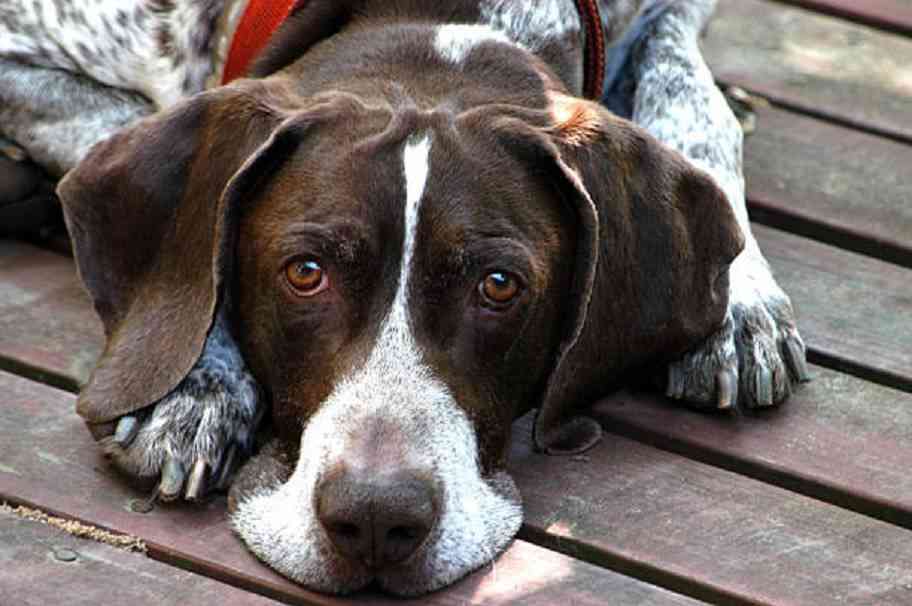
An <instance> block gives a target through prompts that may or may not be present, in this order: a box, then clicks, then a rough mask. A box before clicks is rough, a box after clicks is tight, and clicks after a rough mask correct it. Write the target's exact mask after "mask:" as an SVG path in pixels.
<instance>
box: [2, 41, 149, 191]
mask: <svg viewBox="0 0 912 606" xmlns="http://www.w3.org/2000/svg"><path fill="white" fill-rule="evenodd" d="M153 111H154V107H153V106H152V104H151V103H149V102H148V101H147V100H146V99H145V98H144V97H142V96H140V95H138V94H136V93H132V92H129V91H125V90H120V89H116V88H111V87H109V86H104V85H103V84H99V83H97V82H94V81H92V80H90V79H88V78H86V77H84V76H80V75H77V74H73V73H71V72H67V71H63V70H59V69H51V68H45V67H37V66H34V65H29V64H26V63H20V62H18V61H14V60H11V59H5V58H0V135H2V136H5V137H7V138H8V139H10V140H12V141H14V142H16V143H17V144H18V145H19V146H20V147H22V148H23V149H25V150H26V152H28V155H29V157H30V158H31V159H32V160H34V161H35V162H36V163H37V164H39V165H40V166H42V167H43V168H44V169H45V170H46V171H47V172H48V173H50V174H51V175H52V176H54V177H59V176H61V175H63V174H64V173H65V172H67V171H68V170H70V169H71V168H73V167H74V166H75V165H76V164H77V163H78V162H79V161H80V160H81V159H82V157H83V156H85V154H86V152H87V151H88V150H89V148H90V147H92V145H94V144H95V143H97V142H99V141H101V140H102V139H105V138H107V137H109V136H110V135H111V134H113V133H114V132H115V131H116V130H118V129H120V128H122V127H123V126H125V125H127V124H130V123H132V122H135V121H136V120H138V119H139V118H141V117H142V116H145V115H148V114H151V113H152V112H153Z"/></svg>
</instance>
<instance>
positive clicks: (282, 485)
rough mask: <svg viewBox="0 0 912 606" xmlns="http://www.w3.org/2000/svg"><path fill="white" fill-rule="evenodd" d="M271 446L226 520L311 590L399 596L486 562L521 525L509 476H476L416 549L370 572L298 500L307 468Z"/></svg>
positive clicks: (253, 466)
mask: <svg viewBox="0 0 912 606" xmlns="http://www.w3.org/2000/svg"><path fill="white" fill-rule="evenodd" d="M277 452H278V450H277V449H275V448H269V447H267V449H264V451H263V452H262V453H260V454H259V455H258V456H256V457H254V458H253V459H251V460H250V462H248V464H247V465H245V466H244V468H243V469H241V471H240V473H239V474H238V477H237V478H236V480H235V482H234V484H233V485H232V488H231V493H230V495H229V504H230V512H231V523H232V526H233V528H234V530H235V532H236V533H237V534H238V535H239V536H240V537H241V539H242V540H243V541H244V543H245V544H246V546H247V548H248V549H249V550H250V551H251V552H252V553H253V554H254V555H255V556H256V557H257V558H258V559H260V560H261V561H262V562H263V563H265V564H266V565H268V566H269V567H270V568H272V569H274V570H275V571H276V572H278V573H280V574H282V575H283V576H285V577H287V578H289V579H291V580H293V581H295V582H297V583H299V584H301V585H303V586H305V587H307V588H309V589H313V590H315V591H319V592H323V593H331V594H347V593H352V592H355V591H358V590H360V589H363V588H364V587H366V586H367V585H369V584H371V583H372V582H373V583H374V584H376V585H377V586H379V587H380V588H381V589H382V590H384V591H386V592H388V593H391V594H395V595H399V596H404V597H411V596H417V595H421V594H424V593H428V592H431V591H434V590H436V589H440V588H442V587H445V586H447V585H449V584H451V583H454V582H455V581H458V580H459V579H461V578H462V577H464V576H465V575H467V574H469V573H470V572H472V571H474V570H477V569H479V568H481V567H482V566H484V565H486V564H488V563H490V562H492V561H493V560H494V558H496V557H497V556H498V555H500V553H501V552H503V551H504V550H505V549H506V548H507V546H508V545H509V544H510V541H512V539H513V537H514V536H515V535H516V533H517V532H518V531H519V527H520V524H521V523H522V506H521V503H520V497H519V492H518V490H517V489H516V485H515V484H514V482H513V480H512V478H510V476H509V475H507V474H506V473H504V472H498V473H495V474H494V475H492V476H491V477H489V478H486V479H482V478H480V477H479V478H478V480H479V482H478V486H476V487H475V488H477V493H476V495H475V498H471V499H466V498H460V499H458V500H456V499H451V498H447V497H445V509H444V513H443V515H442V516H441V519H440V522H439V523H438V525H437V527H436V528H435V529H434V530H433V531H432V532H431V534H430V535H429V536H428V538H427V540H426V541H425V543H424V545H423V546H422V547H421V548H420V549H419V550H418V551H417V552H416V553H415V554H413V555H412V556H410V557H409V558H408V559H407V560H406V561H405V562H403V563H401V564H398V565H396V566H394V567H389V568H384V569H381V570H371V569H369V568H367V567H366V566H364V565H362V564H360V563H358V562H353V561H351V560H348V559H345V558H343V557H341V556H340V555H339V554H338V553H337V552H336V550H335V548H334V547H333V546H332V544H331V543H330V541H329V539H328V537H327V536H326V534H325V532H324V531H323V528H322V526H321V525H320V524H319V523H318V522H317V520H316V518H315V517H314V516H313V515H312V513H311V512H310V511H309V510H310V509H311V508H310V504H309V503H308V502H302V500H301V494H302V489H303V488H304V487H303V486H302V485H301V484H302V482H304V481H306V480H307V478H306V477H305V476H306V474H300V473H296V472H293V470H291V469H290V468H289V467H288V462H287V461H285V460H283V459H282V457H281V456H276V453H277ZM304 492H306V491H304ZM455 492H462V491H460V490H457V491H455Z"/></svg>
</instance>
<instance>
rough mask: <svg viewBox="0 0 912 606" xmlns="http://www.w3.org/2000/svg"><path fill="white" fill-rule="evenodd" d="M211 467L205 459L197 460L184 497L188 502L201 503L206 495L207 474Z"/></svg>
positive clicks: (188, 479)
mask: <svg viewBox="0 0 912 606" xmlns="http://www.w3.org/2000/svg"><path fill="white" fill-rule="evenodd" d="M208 468H209V465H208V464H207V463H206V461H204V460H203V459H197V460H196V463H194V464H193V468H192V469H191V470H190V476H189V477H188V478H187V488H186V489H185V491H184V497H185V498H186V499H187V500H188V501H199V500H200V499H201V498H202V497H203V495H204V494H206V472H207V471H208Z"/></svg>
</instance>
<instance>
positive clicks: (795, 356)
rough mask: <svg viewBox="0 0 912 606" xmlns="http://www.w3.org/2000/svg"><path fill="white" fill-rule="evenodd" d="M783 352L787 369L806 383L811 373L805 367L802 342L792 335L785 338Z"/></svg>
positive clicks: (798, 379)
mask: <svg viewBox="0 0 912 606" xmlns="http://www.w3.org/2000/svg"><path fill="white" fill-rule="evenodd" d="M783 354H785V359H786V361H787V363H788V368H789V371H790V372H791V373H792V375H793V376H794V377H795V379H796V380H797V381H798V382H800V383H807V382H808V381H810V380H811V373H810V372H808V367H807V352H806V351H805V348H804V343H802V342H801V338H800V337H798V336H792V337H789V338H788V339H786V340H785V347H784V348H783Z"/></svg>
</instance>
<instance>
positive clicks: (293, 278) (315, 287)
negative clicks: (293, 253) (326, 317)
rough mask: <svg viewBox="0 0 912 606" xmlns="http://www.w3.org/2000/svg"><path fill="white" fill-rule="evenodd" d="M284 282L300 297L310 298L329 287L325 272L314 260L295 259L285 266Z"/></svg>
mask: <svg viewBox="0 0 912 606" xmlns="http://www.w3.org/2000/svg"><path fill="white" fill-rule="evenodd" d="M285 280H287V281H288V285H289V286H291V288H292V289H293V290H294V291H295V294H296V295H299V296H302V297H312V296H314V295H315V294H317V293H320V292H322V291H323V290H325V289H326V287H327V286H329V280H328V279H327V278H326V272H325V271H323V268H322V267H320V264H319V263H318V262H317V261H315V260H314V259H295V260H294V261H292V262H291V263H289V264H288V265H286V266H285Z"/></svg>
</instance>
